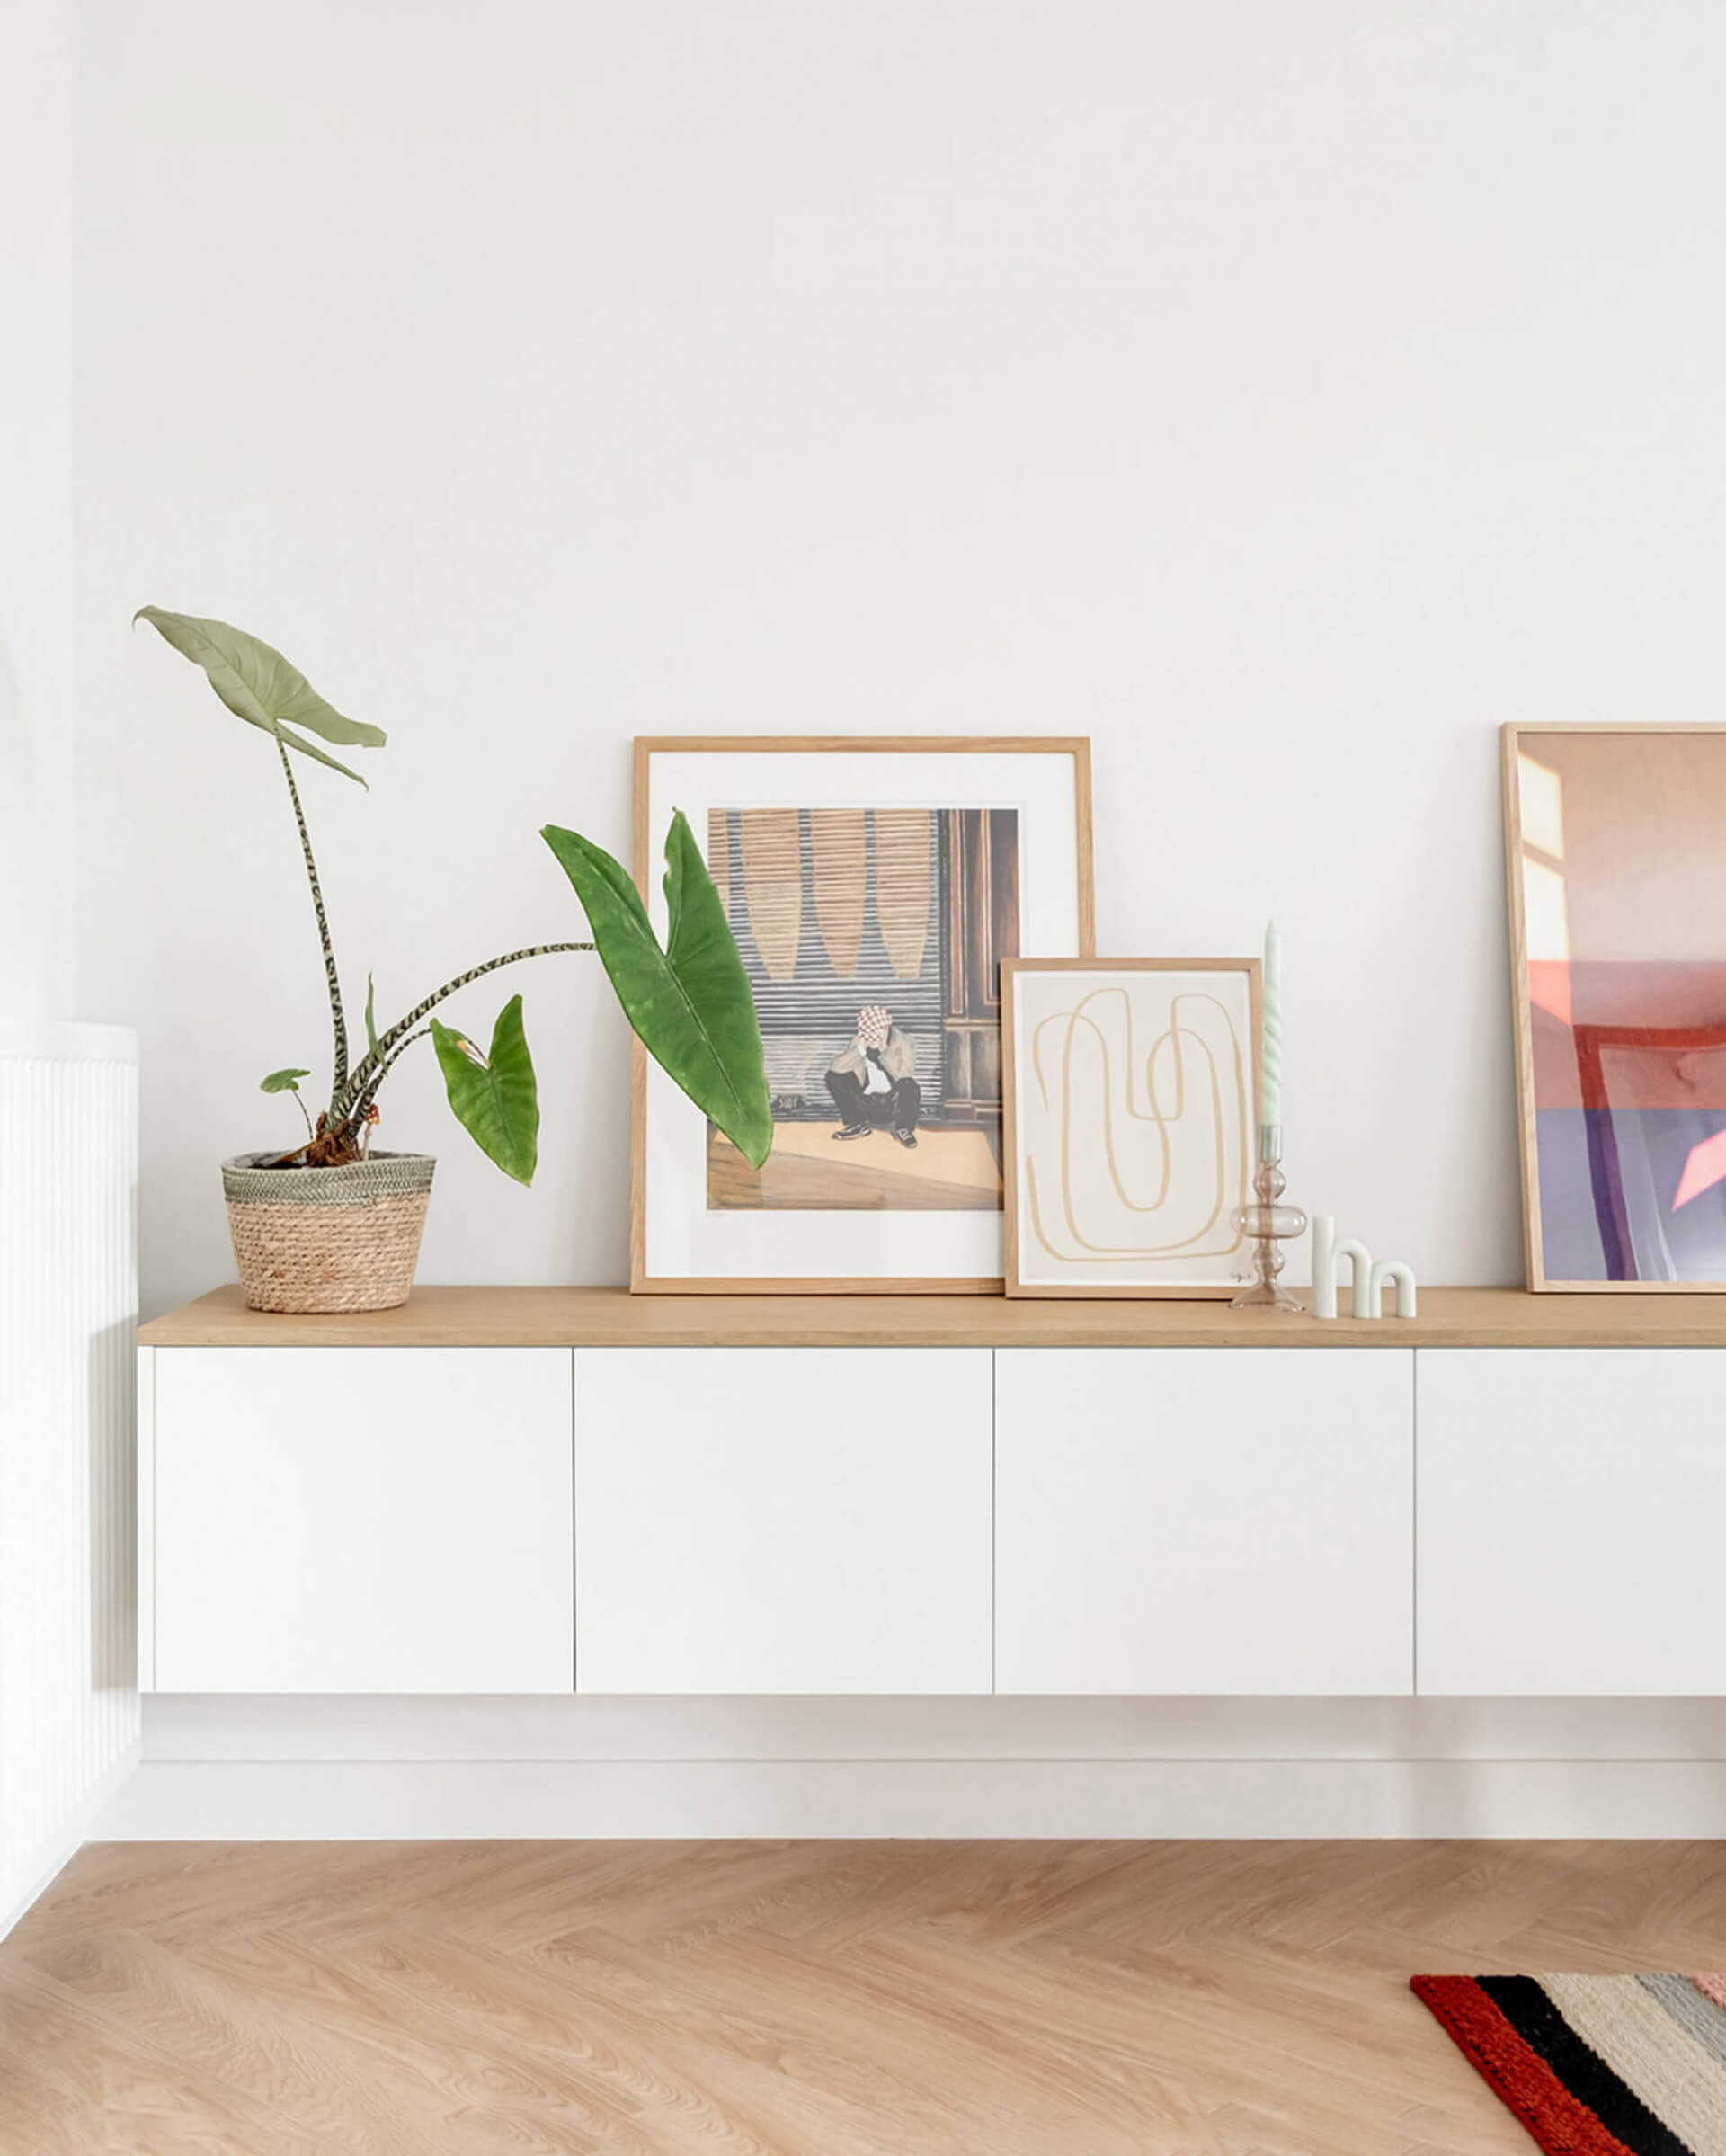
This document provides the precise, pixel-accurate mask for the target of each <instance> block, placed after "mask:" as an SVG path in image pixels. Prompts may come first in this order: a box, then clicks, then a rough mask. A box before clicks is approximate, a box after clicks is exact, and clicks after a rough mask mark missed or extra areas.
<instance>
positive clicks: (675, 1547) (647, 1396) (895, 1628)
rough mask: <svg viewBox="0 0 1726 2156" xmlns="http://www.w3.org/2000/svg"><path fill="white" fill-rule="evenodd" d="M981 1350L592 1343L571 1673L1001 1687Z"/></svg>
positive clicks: (622, 1685) (581, 1379)
mask: <svg viewBox="0 0 1726 2156" xmlns="http://www.w3.org/2000/svg"><path fill="white" fill-rule="evenodd" d="M990 1376H991V1372H990V1355H989V1351H988V1350H986V1349H965V1348H957V1349H947V1348H943V1349H918V1348H760V1349H757V1348H712V1349H707V1348H681V1349H673V1350H663V1349H656V1348H655V1349H632V1348H616V1349H609V1348H596V1349H585V1348H584V1349H583V1350H580V1351H579V1352H578V1353H577V1355H576V1358H575V1462H576V1467H575V1591H576V1657H575V1673H576V1688H577V1689H578V1690H579V1691H582V1692H662V1693H663V1692H681V1693H703V1692H778V1693H796V1692H814V1693H844V1692H866V1693H867V1692H876V1693H900V1692H907V1693H908V1692H936V1693H958V1692H987V1691H988V1690H989V1688H990V1659H991V1653H990V1581H989V1564H990V1549H989V1546H990Z"/></svg>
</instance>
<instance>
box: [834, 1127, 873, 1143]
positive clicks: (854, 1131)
mask: <svg viewBox="0 0 1726 2156" xmlns="http://www.w3.org/2000/svg"><path fill="white" fill-rule="evenodd" d="M874 1127H875V1126H874V1125H873V1124H872V1123H848V1124H846V1126H845V1127H844V1128H843V1130H836V1131H834V1133H833V1136H834V1137H835V1139H838V1138H867V1136H869V1134H870V1132H871V1131H872V1130H873V1129H874Z"/></svg>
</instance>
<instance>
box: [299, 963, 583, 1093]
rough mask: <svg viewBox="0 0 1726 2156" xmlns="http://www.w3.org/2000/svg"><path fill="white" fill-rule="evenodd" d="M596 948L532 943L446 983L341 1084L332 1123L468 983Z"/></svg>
mask: <svg viewBox="0 0 1726 2156" xmlns="http://www.w3.org/2000/svg"><path fill="white" fill-rule="evenodd" d="M593 948H594V947H593V945H592V944H591V943H530V944H529V946H528V947H527V949H525V950H512V951H506V952H505V953H504V954H503V957H502V958H487V959H486V961H485V965H484V966H476V967H472V968H471V969H470V970H469V971H468V972H467V973H458V975H457V976H456V977H455V979H454V980H453V981H446V982H445V983H444V984H443V986H442V987H441V988H440V989H437V990H435V991H434V992H433V993H432V994H431V995H429V996H427V997H426V999H425V1001H424V1002H420V1003H415V1004H414V1008H413V1009H412V1010H411V1011H409V1012H408V1014H407V1016H406V1017H405V1018H404V1019H400V1020H397V1022H396V1024H395V1025H393V1026H392V1027H391V1028H390V1029H389V1031H388V1032H387V1033H386V1034H385V1035H384V1036H383V1037H382V1038H381V1039H379V1041H378V1046H377V1047H375V1048H373V1049H371V1050H370V1051H369V1053H368V1054H367V1055H364V1056H361V1057H360V1060H359V1062H358V1063H357V1064H355V1065H354V1066H353V1074H352V1076H351V1077H350V1078H348V1079H346V1080H345V1081H344V1082H343V1083H341V1084H338V1086H337V1087H336V1089H335V1097H334V1100H332V1101H331V1103H330V1120H331V1122H332V1123H335V1122H337V1121H338V1120H343V1119H345V1118H347V1117H349V1116H351V1114H352V1112H353V1108H354V1104H355V1102H356V1101H357V1100H360V1098H362V1096H363V1095H364V1094H365V1092H366V1090H367V1088H368V1087H369V1086H370V1087H372V1090H373V1091H376V1087H375V1085H374V1084H373V1081H374V1079H378V1078H381V1077H382V1075H383V1074H384V1072H385V1071H386V1070H387V1068H388V1067H389V1064H390V1061H391V1057H390V1054H389V1051H390V1050H391V1049H392V1048H394V1047H397V1045H398V1044H399V1046H400V1047H404V1048H405V1047H406V1046H407V1037H408V1036H410V1035H411V1034H412V1032H413V1029H414V1027H415V1026H417V1025H418V1024H419V1022H420V1020H422V1019H423V1017H424V1016H425V1014H426V1012H427V1011H431V1010H434V1009H435V1008H436V1006H437V1005H438V1004H440V1002H443V1000H444V998H445V997H446V996H450V995H454V993H456V991H457V989H458V988H465V987H467V984H468V982H469V981H476V980H478V978H479V977H480V976H481V975H482V974H486V973H495V972H496V971H497V969H498V967H500V966H514V965H516V964H517V963H518V962H519V961H520V960H521V959H522V958H548V957H549V956H550V955H551V953H552V952H553V951H560V950H592V949H593Z"/></svg>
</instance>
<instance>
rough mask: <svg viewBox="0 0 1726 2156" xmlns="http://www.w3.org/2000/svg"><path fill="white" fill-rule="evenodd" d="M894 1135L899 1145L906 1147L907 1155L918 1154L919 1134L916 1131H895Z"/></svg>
mask: <svg viewBox="0 0 1726 2156" xmlns="http://www.w3.org/2000/svg"><path fill="white" fill-rule="evenodd" d="M893 1135H894V1137H895V1138H897V1139H898V1141H899V1143H900V1144H901V1145H903V1147H904V1149H905V1151H906V1152H907V1153H915V1152H916V1150H917V1133H916V1132H915V1131H914V1130H895V1131H894V1134H893Z"/></svg>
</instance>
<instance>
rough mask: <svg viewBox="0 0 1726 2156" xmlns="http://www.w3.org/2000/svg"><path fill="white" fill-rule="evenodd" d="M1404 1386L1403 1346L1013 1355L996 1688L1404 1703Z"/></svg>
mask: <svg viewBox="0 0 1726 2156" xmlns="http://www.w3.org/2000/svg"><path fill="white" fill-rule="evenodd" d="M1412 1376H1413V1367H1412V1359H1411V1355H1410V1352H1409V1351H1408V1350H1396V1349H1391V1348H1382V1349H1381V1348H1335V1349H1331V1348H1299V1349H1277V1348H1221V1349H1205V1350H1197V1349H1180V1348H1103V1349H1065V1348H1059V1349H1044V1348H1035V1349H1031V1348H1028V1349H1014V1350H1007V1351H1004V1352H1002V1353H1001V1355H1000V1356H999V1357H998V1358H997V1368H996V1376H995V1399H996V1430H995V1450H996V1469H995V1474H996V1482H995V1520H996V1526H995V1535H996V1541H995V1610H996V1635H995V1639H996V1644H995V1682H996V1688H997V1689H998V1690H1000V1691H1002V1692H1031V1693H1037V1692H1042V1693H1053V1692H1081V1693H1082V1692H1092V1693H1096V1692H1145V1693H1154V1692H1201V1693H1203V1692H1210V1693H1227V1692H1235V1693H1260V1694H1264V1693H1309V1692H1310V1693H1340V1692H1365V1693H1380V1694H1383V1693H1406V1692H1408V1691H1409V1690H1410V1689H1411V1687H1412V1681H1413V1679H1412V1644H1413V1643H1412V1595H1411V1580H1410V1565H1411V1561H1412V1547H1411V1543H1412V1535H1411V1523H1410V1505H1411V1497H1412V1465H1413V1463H1412V1412H1411V1403H1410V1394H1411V1392H1412Z"/></svg>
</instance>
